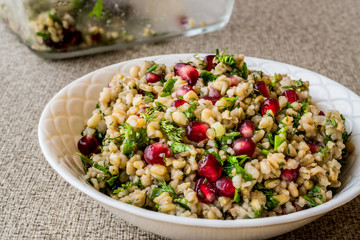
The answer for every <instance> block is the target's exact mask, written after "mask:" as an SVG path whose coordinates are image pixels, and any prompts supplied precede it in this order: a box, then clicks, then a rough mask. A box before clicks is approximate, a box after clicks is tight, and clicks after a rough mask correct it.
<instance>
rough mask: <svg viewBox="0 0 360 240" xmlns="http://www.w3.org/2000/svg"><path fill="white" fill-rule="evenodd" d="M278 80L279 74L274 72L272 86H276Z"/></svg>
mask: <svg viewBox="0 0 360 240" xmlns="http://www.w3.org/2000/svg"><path fill="white" fill-rule="evenodd" d="M276 81H277V74H276V73H274V76H273V79H272V81H271V86H273V87H275V86H276Z"/></svg>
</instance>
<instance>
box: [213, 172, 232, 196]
mask: <svg viewBox="0 0 360 240" xmlns="http://www.w3.org/2000/svg"><path fill="white" fill-rule="evenodd" d="M215 186H216V189H217V192H218V193H219V195H220V196H224V197H229V198H233V197H234V195H235V187H234V186H233V183H232V180H231V178H229V177H223V178H219V179H218V180H216V182H215Z"/></svg>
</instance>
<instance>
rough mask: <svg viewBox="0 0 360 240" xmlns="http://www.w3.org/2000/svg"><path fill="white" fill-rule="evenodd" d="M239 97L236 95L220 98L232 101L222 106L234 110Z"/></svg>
mask: <svg viewBox="0 0 360 240" xmlns="http://www.w3.org/2000/svg"><path fill="white" fill-rule="evenodd" d="M238 98H239V96H236V97H222V98H220V100H221V99H224V100H226V101H229V102H230V104H228V105H226V106H222V107H224V108H226V109H227V110H229V111H231V110H233V109H234V106H235V102H236V100H238Z"/></svg>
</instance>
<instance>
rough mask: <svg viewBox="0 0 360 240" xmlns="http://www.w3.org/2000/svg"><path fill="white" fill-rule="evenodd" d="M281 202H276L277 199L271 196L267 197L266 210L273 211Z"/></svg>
mask: <svg viewBox="0 0 360 240" xmlns="http://www.w3.org/2000/svg"><path fill="white" fill-rule="evenodd" d="M279 203H280V202H279V201H278V200H276V199H275V198H273V197H271V196H266V204H265V206H266V208H267V210H268V211H271V210H273V209H274V208H276V207H277V206H278V205H279Z"/></svg>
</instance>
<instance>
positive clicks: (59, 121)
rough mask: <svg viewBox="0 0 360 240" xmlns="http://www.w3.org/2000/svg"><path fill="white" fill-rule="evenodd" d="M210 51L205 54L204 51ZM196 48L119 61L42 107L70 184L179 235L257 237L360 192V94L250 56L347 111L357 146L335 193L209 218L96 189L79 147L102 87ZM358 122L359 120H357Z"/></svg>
mask: <svg viewBox="0 0 360 240" xmlns="http://www.w3.org/2000/svg"><path fill="white" fill-rule="evenodd" d="M205 55H206V54H200V55H199V56H200V57H204V56H205ZM192 58H193V54H176V55H160V56H153V57H147V58H140V59H134V60H130V61H126V62H122V63H118V64H114V65H111V66H108V67H105V68H102V69H99V70H97V71H94V72H92V73H89V74H87V75H85V76H83V77H81V78H79V79H78V80H76V81H74V82H72V83H71V84H69V85H67V86H66V87H65V88H64V89H62V90H61V91H60V92H59V93H58V94H56V95H55V96H54V97H53V98H52V99H51V101H50V102H49V103H48V105H47V106H46V107H45V110H44V112H43V113H42V116H41V119H40V123H39V142H40V146H41V149H42V151H43V153H44V155H45V157H46V159H47V161H48V162H49V163H50V165H51V166H52V167H53V168H54V169H55V170H56V171H57V172H58V173H59V174H60V175H61V176H62V177H63V178H64V179H65V180H66V181H67V182H69V183H70V184H71V185H73V186H74V187H76V188H77V189H78V190H80V191H82V192H84V193H85V194H87V195H88V196H90V197H92V198H94V199H95V200H97V201H98V202H99V203H100V204H101V205H102V206H103V207H104V208H106V209H108V210H109V211H110V212H112V213H114V214H116V215H117V216H119V217H120V218H122V219H124V220H126V221H127V222H129V223H131V224H134V225H136V226H138V227H140V228H143V229H145V230H148V231H150V232H153V233H156V234H159V235H162V236H166V237H170V238H176V239H235V238H236V239H258V238H269V237H273V236H276V235H280V234H283V233H286V232H288V231H291V230H294V229H296V228H299V227H301V226H303V225H305V224H307V223H310V222H311V221H313V220H315V219H317V218H319V217H321V216H322V215H324V214H325V213H327V212H329V211H330V210H332V209H334V208H337V207H339V206H341V205H343V204H345V203H347V202H348V201H350V200H351V199H353V198H355V197H356V196H357V195H359V194H360V150H359V146H360V97H359V96H358V95H356V94H355V93H354V92H352V91H350V90H349V89H347V88H345V87H344V86H342V85H340V84H338V83H336V82H334V81H332V80H330V79H328V78H326V77H324V76H322V75H319V74H317V73H314V72H311V71H308V70H305V69H302V68H299V67H295V66H292V65H288V64H285V63H279V62H274V61H270V60H263V59H258V58H251V57H247V58H246V59H245V61H246V62H247V64H248V68H249V69H256V70H261V71H264V72H265V73H267V74H273V73H287V74H289V75H290V76H291V77H292V78H294V79H299V78H302V79H303V80H308V81H310V94H311V95H312V97H313V100H314V101H315V102H317V103H318V105H319V106H320V108H321V109H323V110H328V109H337V110H339V111H340V112H341V113H343V115H344V116H345V117H346V119H347V120H346V124H347V128H348V131H352V132H353V133H352V137H351V140H352V141H353V143H354V145H355V147H356V148H355V152H354V153H353V154H352V155H351V157H350V158H349V159H348V162H347V164H346V166H345V167H344V168H343V169H342V170H343V171H342V176H341V180H342V187H341V188H340V190H339V191H338V193H337V194H336V195H335V197H334V198H333V199H332V200H331V201H329V202H326V203H324V204H322V205H320V206H317V207H314V208H310V209H307V210H304V211H300V212H296V213H292V214H289V215H284V216H276V217H268V218H260V219H239V220H209V219H194V218H185V217H177V216H172V215H167V214H163V213H158V212H153V211H150V210H146V209H143V208H139V207H135V206H132V205H129V204H126V203H122V202H120V201H117V200H115V199H112V198H110V197H108V196H107V195H105V194H102V193H100V192H98V191H96V190H95V189H94V188H93V187H92V186H91V185H89V184H88V183H87V181H85V180H84V178H83V173H84V172H83V169H82V164H81V161H80V159H79V158H78V156H77V155H75V152H77V151H78V150H77V147H76V146H77V142H78V140H79V139H80V137H81V135H80V133H81V131H82V130H83V128H84V126H85V124H86V120H87V119H88V118H89V117H90V116H91V112H92V110H93V109H94V108H95V106H96V104H97V102H98V98H99V93H100V92H101V90H102V88H103V87H105V86H106V85H107V84H108V83H109V82H110V80H111V79H112V77H113V76H114V75H115V74H117V73H128V72H129V69H130V67H131V66H133V65H135V64H137V65H139V64H141V63H142V62H143V61H144V60H148V61H151V60H153V61H156V62H157V63H164V64H167V65H171V64H173V63H176V62H178V61H180V60H182V61H188V60H190V59H192ZM356 122H357V123H358V124H356Z"/></svg>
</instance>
